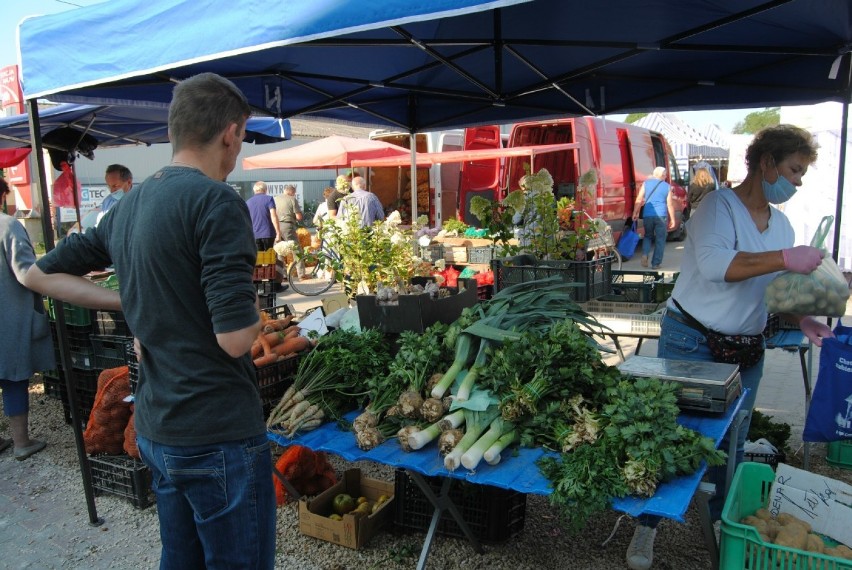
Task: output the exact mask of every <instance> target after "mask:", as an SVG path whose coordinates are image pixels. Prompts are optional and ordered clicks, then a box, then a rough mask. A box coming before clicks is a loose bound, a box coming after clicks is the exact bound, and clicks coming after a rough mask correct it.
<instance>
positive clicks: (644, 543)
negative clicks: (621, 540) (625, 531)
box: [627, 524, 657, 570]
mask: <svg viewBox="0 0 852 570" xmlns="http://www.w3.org/2000/svg"><path fill="white" fill-rule="evenodd" d="M656 536H657V529H656V528H651V527H648V526H644V525H641V524H638V525H636V530H635V531H633V540H631V541H630V546H628V547H627V567H628V568H630V569H631V570H648V569H649V568H650V567H651V563H653V562H654V538H655V537H656Z"/></svg>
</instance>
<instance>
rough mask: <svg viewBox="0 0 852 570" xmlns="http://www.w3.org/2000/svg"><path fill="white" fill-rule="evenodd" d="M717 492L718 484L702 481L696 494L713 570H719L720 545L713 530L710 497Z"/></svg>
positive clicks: (702, 530) (702, 531) (699, 515)
mask: <svg viewBox="0 0 852 570" xmlns="http://www.w3.org/2000/svg"><path fill="white" fill-rule="evenodd" d="M715 494H716V485H714V484H713V483H706V482H701V483H699V485H698V490H697V491H695V496H696V497H697V499H698V517H699V519H700V525H701V533H702V534H703V535H704V544H705V545H706V546H707V552H709V553H710V563H711V565H712V568H713V570H719V545H718V544H717V543H716V533H714V532H713V521H712V520H711V519H710V499H712V498H713V495H715Z"/></svg>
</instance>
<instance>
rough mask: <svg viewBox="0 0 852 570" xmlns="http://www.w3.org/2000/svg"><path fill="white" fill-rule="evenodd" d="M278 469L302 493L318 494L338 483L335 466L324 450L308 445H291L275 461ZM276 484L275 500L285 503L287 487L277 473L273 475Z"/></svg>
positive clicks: (280, 503) (278, 502)
mask: <svg viewBox="0 0 852 570" xmlns="http://www.w3.org/2000/svg"><path fill="white" fill-rule="evenodd" d="M275 467H276V468H277V469H278V471H280V472H281V474H282V475H284V478H285V479H287V481H288V482H289V483H290V484H291V485H292V486H293V488H294V489H296V491H297V492H298V493H299V494H301V495H316V494H317V493H320V492H322V491H325V490H326V489H328V488H329V487H332V486H333V485H335V484H336V483H337V478H336V477H335V473H334V468H333V467H331V465H329V463H328V458H327V457H326V454H325V453H324V452H322V451H319V452H316V453H314V452H313V451H311V450H310V449H308V448H307V447H303V446H301V445H291V446H290V447H288V448H287V450H286V451H284V453H283V454H282V455H281V457H279V458H278V461H277V462H276V463H275ZM272 480H273V483H274V485H275V502H276V504H278V505H283V504H284V503H286V502H287V495H288V493H287V489H286V488H285V487H284V484H283V483H281V480H280V479H278V477H277V476H276V475H273V476H272Z"/></svg>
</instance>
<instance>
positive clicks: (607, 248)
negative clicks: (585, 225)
mask: <svg viewBox="0 0 852 570" xmlns="http://www.w3.org/2000/svg"><path fill="white" fill-rule="evenodd" d="M586 217H587V218H589V220H590V221H591V226H592V227H593V228H594V233H593V234H592V238H591V239H590V240H589V242H588V243H587V244H586V249H587V250H588V251H589V252H591V253H592V255H591V257H590V259H595V258H599V257H605V256H608V255H611V256H613V260H612V268H613V269H614V270H616V271H620V270H621V264H622V262H623V260H622V259H621V253H619V251H618V248H617V247H616V246H615V239H614V238H613V237H612V228H611V227H610V225H609V224H608V223H607V222H606V221H605V220H603V219H602V218H593V217H591V216H590V215H589V214H586Z"/></svg>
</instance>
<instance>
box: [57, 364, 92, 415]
mask: <svg viewBox="0 0 852 570" xmlns="http://www.w3.org/2000/svg"><path fill="white" fill-rule="evenodd" d="M73 373H74V382H75V387H76V391H77V404H78V407H79V411H80V421H81V422H82V423H83V424H85V423H86V422H88V421H89V414H91V413H92V407H93V406H94V405H95V396H96V395H97V393H98V376H99V374H100V371H98V370H85V369H80V368H74V369H73ZM59 382H60V392H61V400H62V409H63V411H64V412H65V423H67V424H70V423H71V408H70V405H71V403H70V401H69V399H68V390H67V388H66V384H65V371H64V370H59Z"/></svg>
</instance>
